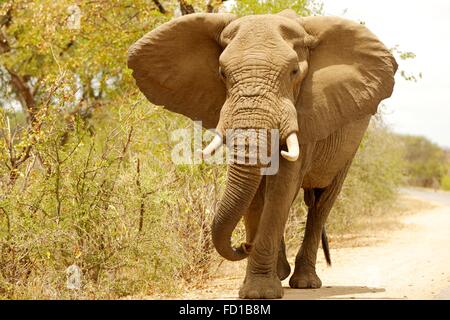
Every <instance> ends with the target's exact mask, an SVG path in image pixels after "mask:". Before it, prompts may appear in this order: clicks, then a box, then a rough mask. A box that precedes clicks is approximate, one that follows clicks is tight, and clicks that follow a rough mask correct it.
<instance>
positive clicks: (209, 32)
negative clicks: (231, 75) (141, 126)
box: [128, 13, 235, 128]
mask: <svg viewBox="0 0 450 320" xmlns="http://www.w3.org/2000/svg"><path fill="white" fill-rule="evenodd" d="M233 19H235V16H234V15H232V14H209V13H199V14H189V15H186V16H182V17H180V18H176V19H174V20H171V21H169V22H167V23H165V24H163V25H161V26H159V27H158V28H156V29H154V30H153V31H151V32H149V33H147V34H146V35H145V36H144V37H142V38H141V39H140V40H138V41H137V42H136V43H134V44H133V45H132V46H131V47H130V49H129V51H128V67H129V68H130V69H132V70H133V77H134V78H135V79H136V84H137V86H138V87H139V89H140V90H141V91H142V92H143V93H144V95H145V96H146V97H147V99H148V100H149V101H150V102H152V103H154V104H157V105H163V106H165V107H166V108H167V109H169V110H171V111H174V112H177V113H180V114H183V115H185V116H188V117H189V118H191V119H193V120H201V121H203V126H204V127H206V128H212V127H215V126H216V124H217V122H218V119H219V115H220V108H221V107H222V105H223V103H224V101H225V95H226V92H225V85H224V83H223V81H222V80H221V79H220V76H219V71H218V70H219V55H220V54H221V52H222V48H221V47H220V45H219V44H218V39H219V36H220V33H221V32H222V30H223V28H224V27H225V26H227V25H228V23H230V22H231V21H232V20H233Z"/></svg>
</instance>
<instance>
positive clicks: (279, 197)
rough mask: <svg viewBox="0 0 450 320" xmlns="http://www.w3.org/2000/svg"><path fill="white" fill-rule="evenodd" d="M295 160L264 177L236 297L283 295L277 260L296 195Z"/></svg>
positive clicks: (283, 163) (296, 164)
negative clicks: (259, 208)
mask: <svg viewBox="0 0 450 320" xmlns="http://www.w3.org/2000/svg"><path fill="white" fill-rule="evenodd" d="M298 166H299V164H298V163H292V162H290V163H288V162H287V161H283V162H282V163H280V170H279V173H278V174H277V175H276V176H267V177H266V192H265V197H264V199H265V201H264V208H263V212H262V214H261V217H260V222H259V224H258V230H257V233H256V237H255V240H254V245H253V247H252V251H251V252H250V255H249V257H248V263H247V272H246V276H245V280H244V283H243V285H242V287H241V289H240V291H239V297H240V298H247V299H275V298H281V297H282V296H283V288H282V286H281V281H280V278H279V276H278V273H277V261H278V254H279V250H280V244H281V241H282V237H283V233H284V227H285V224H286V220H287V217H288V213H289V208H290V205H291V203H292V201H293V199H294V198H295V196H296V191H297V183H298V176H297V177H296V174H299V171H300V170H299V167H298Z"/></svg>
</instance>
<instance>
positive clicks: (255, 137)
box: [201, 129, 300, 164]
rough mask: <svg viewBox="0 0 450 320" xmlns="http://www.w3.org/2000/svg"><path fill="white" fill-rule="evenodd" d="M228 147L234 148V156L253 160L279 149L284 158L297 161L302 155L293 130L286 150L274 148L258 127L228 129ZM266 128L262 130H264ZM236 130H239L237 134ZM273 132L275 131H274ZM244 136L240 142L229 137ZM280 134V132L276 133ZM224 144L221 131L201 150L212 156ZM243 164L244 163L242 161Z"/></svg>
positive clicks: (287, 139)
mask: <svg viewBox="0 0 450 320" xmlns="http://www.w3.org/2000/svg"><path fill="white" fill-rule="evenodd" d="M227 131H228V132H227V133H226V137H227V147H228V148H229V149H230V150H233V157H237V158H238V159H242V158H245V159H248V160H252V159H254V158H255V157H257V158H258V159H259V158H261V157H262V156H267V155H269V156H270V157H271V156H272V154H271V153H272V152H274V151H275V150H278V151H279V152H280V154H281V156H282V157H283V158H285V159H286V160H288V161H292V162H294V161H297V159H298V158H299V155H300V146H299V142H298V138H297V133H296V132H292V133H290V134H289V135H288V137H287V138H286V141H285V146H286V150H283V149H284V148H276V149H275V150H274V149H272V144H273V140H272V143H270V142H269V141H270V140H271V139H268V138H267V136H266V137H265V138H261V136H262V134H260V132H261V130H260V129H259V131H260V132H258V129H238V130H237V131H236V130H232V129H230V130H227ZM264 131H265V130H262V132H264ZM276 131H278V130H276ZM236 132H239V133H238V134H236ZM272 134H273V133H272ZM236 136H242V139H241V140H243V141H241V142H239V141H236V139H234V138H232V139H229V137H236ZM276 136H279V133H278V134H277V135H276ZM223 144H224V137H223V136H222V135H221V134H220V133H216V135H215V136H214V138H213V140H212V141H211V142H210V143H209V144H208V145H207V146H206V147H205V148H204V149H203V150H202V151H201V153H202V156H203V157H204V158H209V157H211V156H212V155H213V154H214V153H215V152H216V151H217V150H218V149H219V148H220V147H221V146H222V145H223ZM238 164H239V163H238ZM241 164H242V163H241Z"/></svg>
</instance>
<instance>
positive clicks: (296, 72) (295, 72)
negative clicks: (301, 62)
mask: <svg viewBox="0 0 450 320" xmlns="http://www.w3.org/2000/svg"><path fill="white" fill-rule="evenodd" d="M299 72H300V69H299V68H298V67H296V68H294V70H292V75H293V76H295V75H297V74H298V73H299Z"/></svg>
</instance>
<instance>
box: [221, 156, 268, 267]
mask: <svg viewBox="0 0 450 320" xmlns="http://www.w3.org/2000/svg"><path fill="white" fill-rule="evenodd" d="M261 178H262V176H261V175H260V169H259V168H257V167H252V166H245V165H238V164H232V165H230V166H229V169H228V180H227V185H226V187H225V192H224V195H223V197H222V200H221V201H220V204H219V208H218V211H217V213H216V215H215V217H214V220H213V224H212V240H213V243H214V246H215V248H216V250H217V252H218V253H219V254H220V255H221V256H222V257H224V258H225V259H228V260H231V261H237V260H242V259H244V258H246V257H247V256H248V253H249V251H250V249H251V244H247V243H243V244H241V246H240V247H237V248H235V247H233V246H232V245H231V236H232V233H233V230H234V229H235V228H236V225H237V224H238V222H239V220H240V219H241V218H242V216H243V214H244V213H245V211H246V210H247V209H248V207H249V206H250V203H251V201H252V200H253V197H254V196H255V193H256V191H257V190H258V187H259V184H260V183H261Z"/></svg>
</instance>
